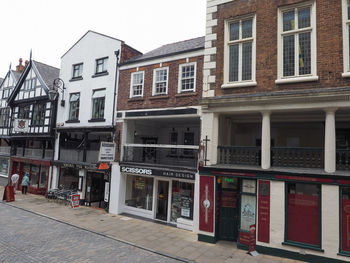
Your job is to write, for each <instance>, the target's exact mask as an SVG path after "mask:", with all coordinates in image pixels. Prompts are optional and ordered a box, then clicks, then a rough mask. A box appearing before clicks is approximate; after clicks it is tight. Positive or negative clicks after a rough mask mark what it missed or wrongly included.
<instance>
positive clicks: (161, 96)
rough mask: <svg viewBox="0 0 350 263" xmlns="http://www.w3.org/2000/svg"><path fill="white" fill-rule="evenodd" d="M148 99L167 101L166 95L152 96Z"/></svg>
mask: <svg viewBox="0 0 350 263" xmlns="http://www.w3.org/2000/svg"><path fill="white" fill-rule="evenodd" d="M149 99H150V100H158V99H169V96H168V95H153V96H152V97H150V98H149Z"/></svg>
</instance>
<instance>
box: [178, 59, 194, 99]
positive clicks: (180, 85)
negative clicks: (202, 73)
mask: <svg viewBox="0 0 350 263" xmlns="http://www.w3.org/2000/svg"><path fill="white" fill-rule="evenodd" d="M191 66H194V76H193V78H194V80H193V89H189V90H182V69H183V67H191ZM196 79H197V62H189V63H184V64H180V65H179V79H178V84H177V85H178V88H177V92H178V93H186V92H196Z"/></svg>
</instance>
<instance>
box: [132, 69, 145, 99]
mask: <svg viewBox="0 0 350 263" xmlns="http://www.w3.org/2000/svg"><path fill="white" fill-rule="evenodd" d="M141 73H142V90H141V95H134V75H136V74H141ZM144 86H145V72H144V71H135V72H133V73H131V79H130V98H139V97H143V88H144Z"/></svg>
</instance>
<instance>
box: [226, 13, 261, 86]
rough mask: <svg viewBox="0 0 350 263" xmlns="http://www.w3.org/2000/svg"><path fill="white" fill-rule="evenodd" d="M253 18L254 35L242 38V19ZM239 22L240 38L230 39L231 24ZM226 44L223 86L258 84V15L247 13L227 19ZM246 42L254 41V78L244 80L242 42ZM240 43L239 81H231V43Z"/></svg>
mask: <svg viewBox="0 0 350 263" xmlns="http://www.w3.org/2000/svg"><path fill="white" fill-rule="evenodd" d="M248 19H252V37H250V38H244V39H242V38H241V36H242V30H241V28H242V21H245V20H248ZM235 22H239V23H240V32H239V40H233V41H230V24H232V23H235ZM224 37H225V44H224V84H223V85H221V88H235V87H237V88H239V87H249V86H256V85H257V83H256V15H255V14H254V15H247V16H243V17H239V18H236V19H230V20H226V21H225V36H224ZM245 42H252V79H251V80H242V44H243V43H245ZM232 44H239V62H238V81H233V82H230V81H229V75H230V58H229V56H230V45H232Z"/></svg>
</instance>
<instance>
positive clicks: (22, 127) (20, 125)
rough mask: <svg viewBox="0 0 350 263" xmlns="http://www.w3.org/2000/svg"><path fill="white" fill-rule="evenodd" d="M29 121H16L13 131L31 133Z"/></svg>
mask: <svg viewBox="0 0 350 263" xmlns="http://www.w3.org/2000/svg"><path fill="white" fill-rule="evenodd" d="M29 122H30V120H29V119H15V120H14V124H13V129H14V131H15V132H29Z"/></svg>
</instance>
